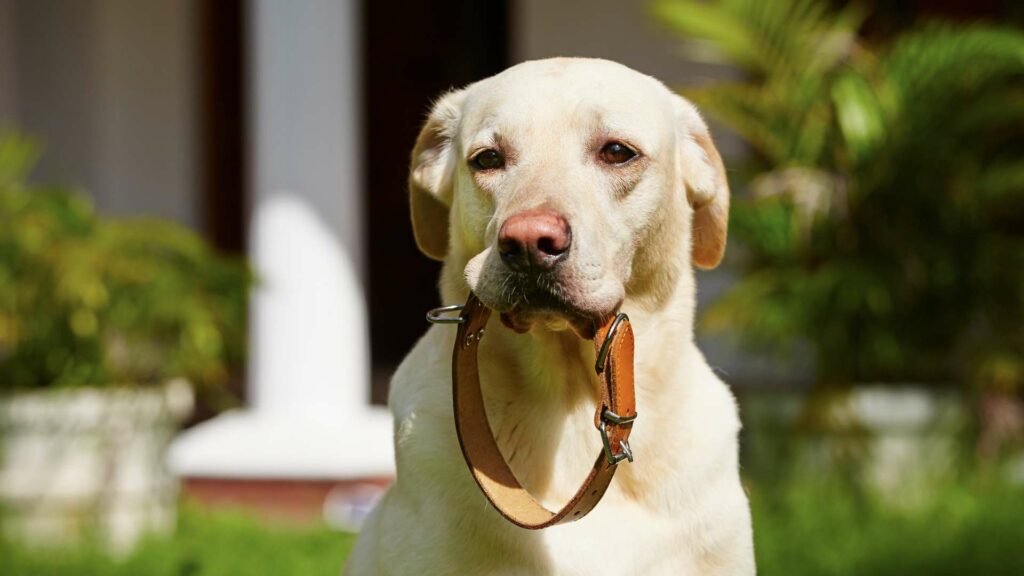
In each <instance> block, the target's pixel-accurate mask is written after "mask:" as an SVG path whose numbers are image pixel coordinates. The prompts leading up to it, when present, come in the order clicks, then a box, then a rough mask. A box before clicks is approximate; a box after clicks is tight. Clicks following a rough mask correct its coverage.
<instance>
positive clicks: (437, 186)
mask: <svg viewBox="0 0 1024 576" xmlns="http://www.w3.org/2000/svg"><path fill="white" fill-rule="evenodd" d="M464 97H465V92H463V91H457V92H448V93H447V94H445V95H444V96H442V97H441V98H440V99H439V100H438V101H437V103H436V104H434V107H433V109H432V110H431V111H430V115H429V116H428V117H427V122H426V124H424V125H423V128H422V129H421V130H420V135H419V136H418V137H417V138H416V146H415V147H414V148H413V151H412V164H411V165H410V167H409V210H410V212H411V213H412V231H413V235H415V236H416V244H417V245H418V246H419V248H420V251H422V252H423V253H424V254H426V255H427V256H429V257H430V258H433V259H435V260H443V259H444V257H445V255H446V254H447V253H448V212H449V209H450V208H451V204H452V185H453V183H452V177H453V175H454V170H455V161H456V158H455V156H456V155H455V151H454V150H453V147H452V141H453V139H454V136H455V130H456V129H457V127H458V123H459V113H460V107H461V105H462V100H463V99H464Z"/></svg>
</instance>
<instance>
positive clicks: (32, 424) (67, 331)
mask: <svg viewBox="0 0 1024 576" xmlns="http://www.w3.org/2000/svg"><path fill="white" fill-rule="evenodd" d="M36 155H37V153H36V147H35V146H34V144H33V143H32V142H31V141H30V140H28V139H26V138H23V137H19V136H16V135H7V136H3V137H0V458H2V460H0V506H2V507H3V508H4V509H5V512H6V514H5V516H4V520H5V521H6V523H7V525H6V528H7V531H8V532H14V533H16V534H19V535H22V536H26V537H29V538H31V539H33V540H37V541H64V540H66V539H68V538H69V537H76V536H82V535H88V536H90V537H96V538H98V539H100V540H101V541H105V542H106V543H108V544H110V545H111V546H113V547H114V548H115V549H122V550H123V549H127V548H128V547H130V545H131V544H132V543H133V542H134V541H135V539H136V538H137V537H138V536H139V535H140V534H141V533H143V532H145V531H146V530H147V529H155V528H160V527H167V526H168V525H170V524H172V523H173V519H174V512H175V510H176V506H177V503H176V495H177V492H176V490H177V488H176V483H175V480H174V479H173V478H172V477H171V476H170V475H169V474H168V473H167V472H166V469H165V467H164V451H165V448H166V446H167V444H168V443H169V442H170V439H171V436H172V435H173V433H174V432H175V431H176V429H177V426H178V425H179V423H180V421H181V420H182V419H183V418H184V417H185V416H186V415H188V414H189V412H190V410H191V404H192V391H191V387H190V385H191V386H195V387H197V388H199V389H210V388H214V387H217V386H219V385H221V384H223V383H224V382H225V380H226V379H227V378H228V376H229V373H230V372H231V371H232V369H233V368H234V367H235V366H237V365H239V363H240V361H241V359H242V355H243V352H244V346H245V333H246V299H247V291H248V286H249V283H250V273H249V271H248V269H247V266H246V264H245V263H244V262H242V261H240V260H237V259H234V258H227V257H224V256H220V255H218V254H216V253H215V252H213V251H212V250H211V249H210V248H209V247H208V246H207V245H206V244H205V243H204V242H203V241H202V240H201V239H200V238H199V237H198V236H196V235H195V234H194V233H192V232H191V231H189V230H187V229H185V228H183V227H180V226H178V225H175V224H171V223H168V222H164V221H160V220H155V219H113V218H105V217H101V216H99V215H97V214H96V213H95V211H94V210H93V208H92V205H91V203H90V202H89V200H88V199H87V198H86V197H84V196H81V195H78V194H74V193H70V192H68V191H65V190H61V189H57V188H36V187H33V186H30V185H29V184H27V181H26V176H27V174H28V172H29V170H30V168H31V166H32V164H33V161H34V160H35V158H36ZM185 382H187V383H189V384H186V383H185Z"/></svg>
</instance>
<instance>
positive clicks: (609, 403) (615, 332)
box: [427, 293, 636, 530]
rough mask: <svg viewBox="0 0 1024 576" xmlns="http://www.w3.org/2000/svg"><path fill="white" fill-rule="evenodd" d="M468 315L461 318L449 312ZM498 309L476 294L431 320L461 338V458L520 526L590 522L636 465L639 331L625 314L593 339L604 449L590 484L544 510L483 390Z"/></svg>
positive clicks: (455, 376)
mask: <svg viewBox="0 0 1024 576" xmlns="http://www.w3.org/2000/svg"><path fill="white" fill-rule="evenodd" d="M460 308H461V310H462V313H461V315H460V316H459V317H458V318H451V317H449V318H444V317H442V316H440V313H442V312H451V311H454V310H458V309H460ZM490 315H491V310H490V309H489V308H487V307H486V306H484V304H483V303H481V302H480V300H478V299H477V298H476V296H475V295H474V294H472V293H470V295H469V299H468V300H467V301H466V304H465V305H464V306H461V307H459V306H448V307H445V308H439V309H436V310H433V311H431V313H429V314H428V315H427V318H428V320H430V321H432V322H438V321H441V322H444V321H447V322H452V323H455V322H457V323H458V324H459V331H458V336H457V337H456V339H455V348H454V350H453V352H452V398H453V400H454V403H455V429H456V431H457V433H458V436H459V444H460V446H461V447H462V454H463V456H465V458H466V464H467V465H468V466H469V469H470V471H471V472H472V473H473V478H474V479H475V480H476V483H477V485H479V486H480V490H481V491H483V493H484V496H486V497H487V499H488V500H489V501H490V502H491V504H492V505H493V506H494V507H495V508H496V509H497V510H498V512H500V513H501V515H502V516H504V517H505V518H506V519H508V520H509V521H510V522H512V523H513V524H516V525H518V526H521V527H523V528H529V529H531V530H537V529H540V528H547V527H548V526H554V525H555V524H562V523H565V522H572V521H574V520H579V519H580V518H583V517H584V516H586V515H587V514H588V513H589V512H590V511H591V510H593V509H594V507H595V506H597V503H598V502H600V501H601V498H602V497H603V496H604V493H605V491H606V490H607V489H608V486H609V484H611V481H612V477H613V476H614V475H615V469H616V467H617V464H618V463H619V462H621V461H622V460H629V461H630V462H632V461H633V454H632V452H631V451H630V448H629V434H630V432H631V431H632V428H633V420H634V419H635V418H636V400H635V397H634V390H633V329H632V328H631V327H630V325H629V318H627V317H626V315H625V314H618V315H617V316H615V317H614V318H613V319H611V320H610V321H608V322H607V323H606V324H605V325H604V326H602V327H601V328H600V329H599V330H598V331H597V334H596V335H595V336H594V350H595V356H596V358H597V363H596V364H595V367H594V368H595V371H596V372H597V374H598V375H599V376H600V378H601V382H602V383H603V386H602V388H601V405H600V406H598V408H597V413H596V415H595V418H594V421H595V424H596V426H597V428H598V430H599V431H600V434H601V438H602V442H603V444H604V450H603V451H602V452H601V453H600V454H598V456H597V459H596V461H595V462H594V467H593V469H591V471H590V474H589V475H588V476H587V478H586V480H584V481H583V485H582V486H580V488H579V490H577V491H576V494H575V495H574V496H573V497H572V499H571V500H569V502H568V503H567V504H566V505H565V506H563V507H562V508H561V509H560V510H558V511H557V512H552V511H550V510H548V509H547V508H545V507H544V506H542V505H541V504H540V503H539V502H537V500H536V499H535V498H534V497H533V496H532V495H530V493H529V492H528V491H527V490H526V489H525V488H523V486H522V485H521V484H520V483H519V481H518V480H517V479H516V477H515V475H514V474H513V473H512V470H511V469H510V468H509V466H508V463H507V462H506V461H505V458H504V457H503V456H502V455H501V452H500V451H499V450H498V444H497V443H496V442H495V440H494V436H493V435H492V433H491V427H490V424H489V423H488V421H487V412H486V410H485V408H484V398H483V394H482V393H481V391H480V373H479V370H478V365H477V349H478V348H479V346H478V344H479V342H480V339H481V338H483V336H484V327H485V326H486V325H487V319H488V318H489V317H490Z"/></svg>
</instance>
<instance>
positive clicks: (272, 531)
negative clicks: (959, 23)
mask: <svg viewBox="0 0 1024 576" xmlns="http://www.w3.org/2000/svg"><path fill="white" fill-rule="evenodd" d="M751 496H752V503H753V512H754V534H755V539H756V542H757V556H758V568H759V574H762V575H768V576H775V575H778V576H783V575H785V576H802V575H808V576H810V575H814V576H846V575H850V576H853V575H858V576H859V575H872V576H888V575H893V576H895V575H900V576H908V575H916V574H921V575H929V576H943V575H947V574H948V575H954V574H956V575H963V574H970V575H972V576H975V575H986V574H993V575H995V574H1024V487H1021V486H1017V487H1012V488H1006V487H1000V488H991V487H989V488H986V487H981V486H979V485H970V486H967V485H965V486H949V487H946V488H943V489H941V490H940V491H939V492H938V493H936V494H935V495H934V498H932V499H931V500H930V502H931V503H930V504H927V505H924V506H915V507H906V506H899V505H897V506H896V507H895V508H894V507H893V506H887V505H883V504H882V503H880V502H879V501H878V500H877V499H874V498H871V497H869V496H866V495H863V494H861V493H858V491H857V490H856V489H855V488H852V487H850V486H847V485H844V484H841V483H837V482H817V483H811V482H808V481H802V482H800V483H795V484H790V485H786V486H783V487H781V488H777V489H774V490H767V489H758V488H757V487H755V488H754V489H752V494H751ZM353 542H354V537H353V536H351V535H348V534H341V533H338V532H334V531H332V530H329V529H327V528H312V529H297V528H295V527H282V526H266V525H264V524H261V523H260V522H258V521H256V520H254V519H253V518H250V517H247V516H244V515H240V514H237V513H225V512H215V513H211V512H201V511H198V510H196V509H193V508H190V507H185V508H183V510H182V514H181V518H180V521H179V526H178V530H177V532H176V533H175V535H174V536H173V537H171V538H161V539H157V538H154V539H151V540H149V541H147V542H146V543H144V544H143V545H142V546H141V547H140V548H139V549H138V551H137V552H135V553H134V554H133V555H132V556H131V557H129V558H127V559H125V560H122V561H115V560H111V559H109V558H106V557H104V556H103V555H102V554H99V553H98V552H96V551H94V550H91V549H89V548H79V549H75V550H66V551H62V552H60V553H57V552H53V551H51V552H46V553H40V552H29V551H26V550H23V549H19V548H17V547H14V546H12V545H11V544H9V543H6V544H5V543H0V575H3V576H37V575H39V576H70V575H74V576H101V575H103V576H107V575H124V576H129V575H131V576H150V575H153V576H172V575H173V576H239V575H244V576H260V575H267V576H271V575H273V576H289V575H296V576H317V575H330V576H338V575H339V574H340V572H341V566H342V565H343V563H344V560H345V558H346V556H347V555H348V553H349V551H350V550H351V547H352V544H353Z"/></svg>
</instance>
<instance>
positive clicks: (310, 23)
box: [170, 0, 393, 479]
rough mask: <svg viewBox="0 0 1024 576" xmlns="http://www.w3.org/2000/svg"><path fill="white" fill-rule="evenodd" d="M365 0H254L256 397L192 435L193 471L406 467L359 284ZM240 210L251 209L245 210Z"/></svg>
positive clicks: (282, 472)
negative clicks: (376, 386)
mask: <svg viewBox="0 0 1024 576" xmlns="http://www.w3.org/2000/svg"><path fill="white" fill-rule="evenodd" d="M356 5H357V2H356V1H355V0H308V1H304V2H279V1H277V0H253V1H252V2H251V3H250V6H251V14H252V21H251V22H250V28H249V29H250V30H252V37H251V44H250V47H249V53H250V61H251V67H250V70H251V83H250V94H251V100H252V108H251V110H250V125H251V126H252V132H251V133H252V135H253V138H252V141H251V143H252V146H251V150H250V165H251V166H252V172H251V175H252V179H251V181H252V192H253V193H252V203H253V205H252V226H251V239H250V248H251V254H252V258H253V263H254V265H255V268H256V271H257V274H258V276H259V284H258V286H257V287H256V289H255V293H254V298H253V301H252V310H253V313H252V320H253V321H252V330H251V342H250V364H249V367H250V370H249V382H250V388H249V391H250V401H251V402H250V403H251V406H250V408H248V409H247V410H240V411H234V412H229V413H226V414H222V415H221V416H219V417H217V418H215V419H213V420H211V421H209V422H207V423H204V424H202V425H200V426H197V427H195V428H193V429H191V430H189V431H187V432H185V433H183V434H182V435H181V436H180V437H179V438H178V439H177V441H176V442H175V444H174V446H173V447H172V451H171V457H170V458H171V466H172V467H173V469H174V471H175V472H177V473H178V474H180V475H182V476H188V477H215V478H289V479H350V478H359V477H380V476H390V475H392V474H393V452H392V444H391V420H390V417H389V416H388V415H387V413H386V411H385V410H383V409H380V408H372V407H371V406H370V405H369V375H370V370H369V350H368V344H369V337H368V336H369V335H368V327H367V322H366V299H365V297H364V296H363V293H362V283H361V282H360V281H359V275H358V271H359V270H360V269H361V267H360V258H359V255H360V251H361V244H360V239H361V230H360V220H361V217H362V213H361V209H360V191H361V186H360V185H361V180H360V176H359V173H360V168H361V158H360V151H361V146H360V121H359V120H360V114H359V107H358V103H359V100H358V98H359V93H360V91H359V81H360V74H359V49H358V48H359V39H358V35H357V34H358V22H359V20H358V13H357V6H356ZM239 209H241V207H239Z"/></svg>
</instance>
